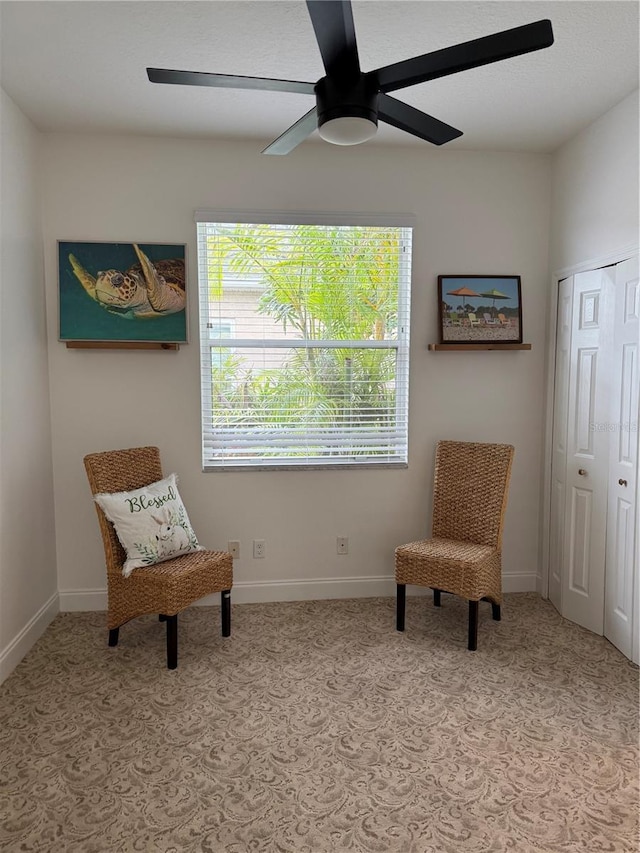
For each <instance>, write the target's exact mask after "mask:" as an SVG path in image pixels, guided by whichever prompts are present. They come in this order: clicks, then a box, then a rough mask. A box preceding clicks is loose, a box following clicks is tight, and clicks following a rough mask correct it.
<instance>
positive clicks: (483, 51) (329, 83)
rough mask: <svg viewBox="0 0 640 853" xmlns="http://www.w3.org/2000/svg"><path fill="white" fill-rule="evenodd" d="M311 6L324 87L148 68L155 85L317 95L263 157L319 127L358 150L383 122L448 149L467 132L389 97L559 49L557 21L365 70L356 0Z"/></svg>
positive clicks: (311, 2) (310, 2) (311, 0)
mask: <svg viewBox="0 0 640 853" xmlns="http://www.w3.org/2000/svg"><path fill="white" fill-rule="evenodd" d="M306 2H307V8H308V10H309V15H310V16H311V23H312V25H313V29H314V32H315V36H316V40H317V42H318V47H319V48H320V54H321V56H322V62H323V65H324V69H325V71H326V75H325V76H324V77H322V78H320V80H318V82H317V83H305V82H301V81H297V80H272V79H269V78H267V77H241V76H237V75H231V74H208V73H206V72H202V71H170V70H168V69H165V68H147V74H148V76H149V80H150V81H151V82H152V83H175V84H178V85H182V86H214V87H217V88H225V89H226V88H229V89H263V90H265V91H270V92H295V93H302V94H306V95H315V97H316V105H315V106H314V107H313V109H311V110H309V112H308V113H306V115H304V116H302V118H301V119H298V121H297V122H296V123H295V124H293V125H291V127H290V128H288V129H287V130H285V132H284V133H283V134H282V135H281V136H279V137H278V138H277V139H276V140H275V141H274V142H272V143H271V144H270V145H268V146H267V147H266V148H265V149H264V151H263V152H262V153H263V154H288V153H289V152H290V151H292V150H293V149H294V148H295V147H296V146H297V145H299V144H300V143H301V142H302V141H303V140H305V139H306V138H307V136H309V135H310V134H311V133H313V131H314V130H315V129H316V128H318V131H319V133H320V136H321V137H322V138H323V139H325V140H326V141H327V142H333V143H334V144H336V145H357V144H358V143H360V142H365V141H366V140H367V139H370V138H371V137H372V136H374V134H375V133H376V130H377V128H378V120H381V121H384V122H386V123H387V124H391V125H393V126H394V127H397V128H399V129H400V130H404V131H406V132H407V133H411V134H413V136H418V137H420V139H426V140H427V142H431V143H433V144H434V145H443V144H444V143H445V142H450V141H451V140H452V139H456V138H457V137H458V136H462V131H461V130H457V129H456V128H455V127H451V126H450V125H448V124H445V123H444V122H442V121H440V120H439V119H437V118H434V117H433V116H430V115H427V113H423V112H421V111H420V110H417V109H415V108H414V107H411V106H409V105H408V104H405V103H403V102H402V101H398V100H396V99H395V98H392V97H391V96H390V95H389V94H387V93H388V92H393V91H395V90H397V89H404V88H406V87H407V86H415V85H416V84H417V83H424V82H425V81H427V80H436V79H437V78H438V77H446V76H447V75H448V74H456V73H457V72H458V71H466V70H467V69H468V68H477V67H479V66H481V65H488V64H489V63H491V62H499V61H500V60H502V59H510V58H511V57H513V56H520V55H521V54H523V53H530V52H531V51H534V50H540V49H542V48H544V47H550V46H551V45H552V44H553V30H552V28H551V21H549V20H542V21H536V22H535V23H532V24H526V25H525V26H522V27H514V28H513V29H510V30H504V31H503V32H499V33H494V34H493V35H490V36H485V37H484V38H479V39H474V40H473V41H467V42H464V43H462V44H458V45H455V46H453V47H445V48H443V49H442V50H436V51H433V52H432V53H425V54H424V55H422V56H414V57H413V58H412V59H405V60H404V61H402V62H395V63H393V64H392V65H386V66H384V67H383V68H377V69H376V70H375V71H368V72H367V73H364V72H362V71H361V70H360V62H359V59H358V47H357V44H356V33H355V27H354V24H353V13H352V11H351V2H350V0H306Z"/></svg>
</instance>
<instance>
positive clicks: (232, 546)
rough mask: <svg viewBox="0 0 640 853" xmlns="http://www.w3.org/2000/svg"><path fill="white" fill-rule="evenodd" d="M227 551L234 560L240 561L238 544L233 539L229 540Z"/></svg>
mask: <svg viewBox="0 0 640 853" xmlns="http://www.w3.org/2000/svg"><path fill="white" fill-rule="evenodd" d="M227 551H228V552H229V553H230V554H231V556H232V557H233V559H234V560H239V559H240V543H239V542H238V541H236V540H235V539H230V540H229V544H228V545H227Z"/></svg>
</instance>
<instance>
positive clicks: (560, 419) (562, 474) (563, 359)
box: [549, 276, 573, 613]
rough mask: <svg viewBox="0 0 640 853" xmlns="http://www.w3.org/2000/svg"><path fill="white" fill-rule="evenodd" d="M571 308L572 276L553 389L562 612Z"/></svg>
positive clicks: (554, 572)
mask: <svg viewBox="0 0 640 853" xmlns="http://www.w3.org/2000/svg"><path fill="white" fill-rule="evenodd" d="M572 311H573V276H570V277H569V278H565V279H564V280H563V281H561V282H559V285H558V319H557V323H556V370H555V377H554V392H553V438H552V442H553V452H552V457H551V523H550V525H549V598H550V600H551V603H552V604H553V605H554V606H555V608H556V610H558V612H559V613H562V560H563V548H564V545H563V543H564V531H565V523H564V519H565V503H566V479H567V423H568V407H569V350H570V347H571V317H572Z"/></svg>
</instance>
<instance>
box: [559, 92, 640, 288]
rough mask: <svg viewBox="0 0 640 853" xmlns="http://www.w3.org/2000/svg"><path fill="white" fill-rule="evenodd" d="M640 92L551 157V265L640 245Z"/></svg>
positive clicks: (563, 267) (582, 260)
mask: <svg viewBox="0 0 640 853" xmlns="http://www.w3.org/2000/svg"><path fill="white" fill-rule="evenodd" d="M638 159H639V158H638V91H637V90H636V91H635V92H633V93H632V94H631V95H629V96H628V97H627V98H625V99H624V100H623V101H621V102H620V103H619V104H618V105H617V106H615V107H613V109H611V110H609V111H608V112H606V113H605V114H604V115H602V116H600V118H598V119H597V120H596V121H595V122H593V124H590V125H589V126H588V127H587V128H585V130H583V131H582V133H580V134H578V135H577V136H575V137H573V139H571V140H569V142H567V143H566V144H565V145H563V146H562V147H561V148H559V149H558V150H557V151H556V152H555V154H554V155H553V158H552V161H551V180H552V194H551V199H552V203H551V243H550V257H551V270H552V271H554V272H559V271H560V270H566V269H567V268H569V267H573V266H574V265H578V264H583V263H586V262H587V261H590V260H592V259H597V260H600V259H602V258H605V257H608V256H609V255H611V254H614V253H616V252H618V251H619V250H620V249H626V248H628V247H629V246H635V247H637V246H638Z"/></svg>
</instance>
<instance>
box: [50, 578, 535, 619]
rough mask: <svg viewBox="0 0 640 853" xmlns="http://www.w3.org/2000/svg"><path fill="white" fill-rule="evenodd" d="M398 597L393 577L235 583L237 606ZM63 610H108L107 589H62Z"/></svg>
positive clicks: (207, 601)
mask: <svg viewBox="0 0 640 853" xmlns="http://www.w3.org/2000/svg"><path fill="white" fill-rule="evenodd" d="M502 588H503V590H504V592H536V591H537V589H538V578H537V576H536V575H533V574H531V575H520V574H504V575H503V576H502ZM427 592H428V590H423V589H421V588H420V587H409V588H408V589H407V593H408V594H409V595H422V594H426V593H427ZM395 594H396V584H395V579H394V577H393V575H386V576H372V577H353V578H313V579H310V580H273V581H262V582H260V583H256V582H255V581H235V583H234V584H233V602H234V603H235V604H261V603H263V602H270V601H318V600H320V599H327V598H378V597H382V598H386V597H389V596H394V595H395ZM59 596H60V610H61V611H62V612H63V613H71V612H75V611H83V610H84V611H86V610H106V609H107V590H106V589H67V590H61V591H60V593H59ZM198 604H200V605H202V606H208V605H218V604H220V596H219V595H208V596H206V598H202V599H201V600H200V601H199V602H198Z"/></svg>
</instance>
